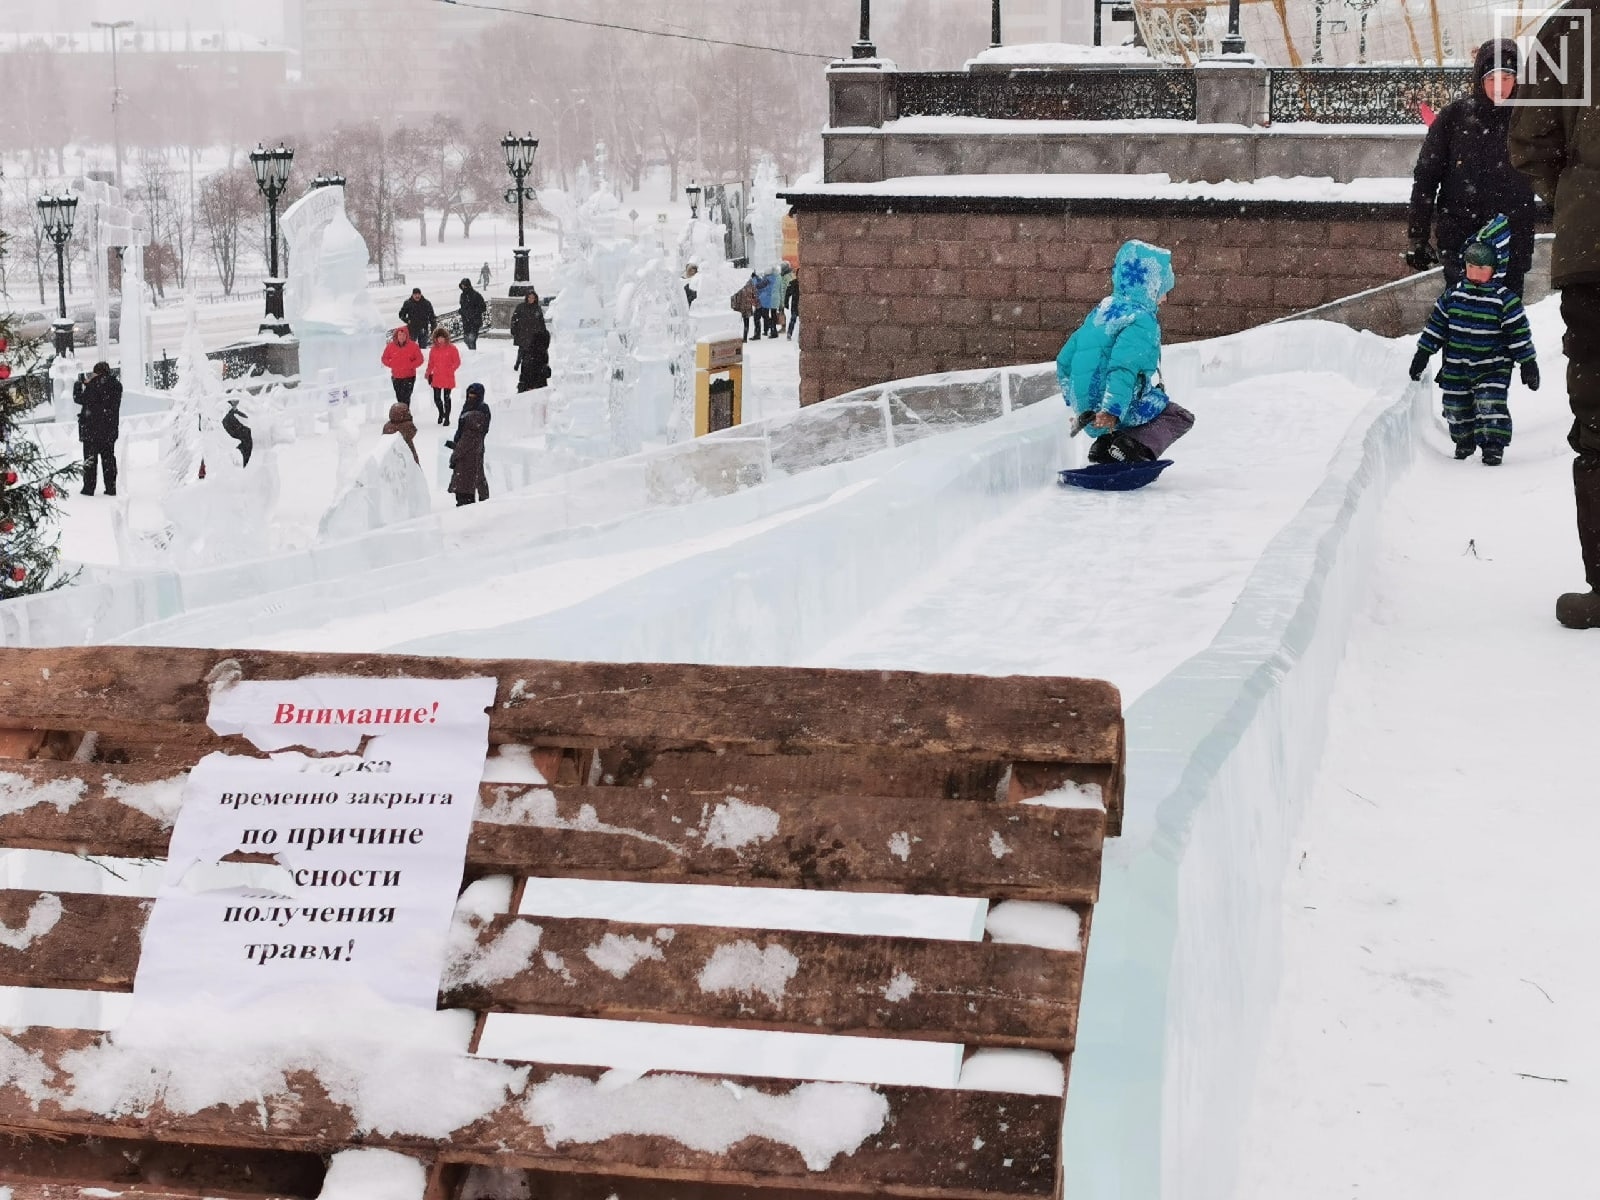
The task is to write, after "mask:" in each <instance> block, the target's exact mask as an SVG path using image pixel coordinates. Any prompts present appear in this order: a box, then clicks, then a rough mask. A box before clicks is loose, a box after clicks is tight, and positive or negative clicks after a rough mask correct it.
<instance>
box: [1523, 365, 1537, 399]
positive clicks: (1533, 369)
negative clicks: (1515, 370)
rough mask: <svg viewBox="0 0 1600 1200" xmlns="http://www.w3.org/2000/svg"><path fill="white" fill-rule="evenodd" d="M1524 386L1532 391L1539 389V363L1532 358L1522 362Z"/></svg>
mask: <svg viewBox="0 0 1600 1200" xmlns="http://www.w3.org/2000/svg"><path fill="white" fill-rule="evenodd" d="M1522 386H1523V387H1525V388H1527V389H1528V390H1529V391H1530V392H1537V391H1538V390H1539V364H1538V363H1537V362H1535V361H1534V360H1533V359H1531V358H1530V359H1529V360H1528V361H1527V362H1525V363H1523V364H1522Z"/></svg>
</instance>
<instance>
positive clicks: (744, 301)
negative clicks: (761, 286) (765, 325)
mask: <svg viewBox="0 0 1600 1200" xmlns="http://www.w3.org/2000/svg"><path fill="white" fill-rule="evenodd" d="M760 279H761V276H759V275H757V274H756V273H755V272H754V271H752V272H750V278H749V279H747V280H745V283H744V286H743V287H742V288H740V289H739V290H738V291H737V292H735V293H734V294H733V296H732V298H731V299H729V301H728V303H729V305H730V306H731V307H732V309H733V311H734V312H736V313H738V314H739V315H740V316H741V317H743V318H744V340H745V341H747V342H749V341H753V340H755V339H753V338H751V336H750V322H751V321H752V320H754V321H755V323H756V337H757V338H759V337H760V336H761V319H760V317H759V316H758V315H757V314H758V313H759V312H760V311H761V301H760V297H759V294H758V292H757V289H756V284H757V283H758V282H759V281H760Z"/></svg>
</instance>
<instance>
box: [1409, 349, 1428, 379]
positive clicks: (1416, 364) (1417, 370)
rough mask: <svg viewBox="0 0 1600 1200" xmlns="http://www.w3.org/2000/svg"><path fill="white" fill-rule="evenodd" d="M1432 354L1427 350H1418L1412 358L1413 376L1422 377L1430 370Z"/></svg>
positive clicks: (1415, 377) (1413, 377)
mask: <svg viewBox="0 0 1600 1200" xmlns="http://www.w3.org/2000/svg"><path fill="white" fill-rule="evenodd" d="M1431 357H1432V356H1431V355H1430V354H1429V353H1428V352H1427V351H1426V350H1418V351H1417V353H1416V355H1415V356H1414V357H1413V358H1412V359H1411V378H1412V379H1421V378H1422V376H1423V375H1424V374H1425V373H1426V372H1427V370H1428V359H1429V358H1431Z"/></svg>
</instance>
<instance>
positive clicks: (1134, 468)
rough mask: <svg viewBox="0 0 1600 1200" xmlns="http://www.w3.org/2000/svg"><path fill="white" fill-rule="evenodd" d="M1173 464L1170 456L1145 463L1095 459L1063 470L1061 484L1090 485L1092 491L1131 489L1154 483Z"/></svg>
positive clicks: (1125, 490)
mask: <svg viewBox="0 0 1600 1200" xmlns="http://www.w3.org/2000/svg"><path fill="white" fill-rule="evenodd" d="M1171 465H1172V460H1171V459H1170V458H1163V459H1160V460H1159V461H1157V462H1143V463H1093V464H1091V465H1090V466H1087V467H1078V468H1076V469H1075V470H1071V471H1062V472H1061V475H1060V478H1061V486H1062V487H1076V488H1087V489H1088V490H1089V491H1091V492H1132V491H1136V490H1138V489H1139V488H1142V487H1147V486H1149V485H1150V484H1152V483H1154V482H1155V481H1156V480H1157V479H1158V478H1160V476H1161V472H1163V471H1165V470H1166V469H1167V468H1168V467H1170V466H1171Z"/></svg>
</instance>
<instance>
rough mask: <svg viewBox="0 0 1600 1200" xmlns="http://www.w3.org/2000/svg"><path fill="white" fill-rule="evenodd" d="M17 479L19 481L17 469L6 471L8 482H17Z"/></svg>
mask: <svg viewBox="0 0 1600 1200" xmlns="http://www.w3.org/2000/svg"><path fill="white" fill-rule="evenodd" d="M16 481H17V473H16V472H15V471H7V472H6V482H7V483H15V482H16Z"/></svg>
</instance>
